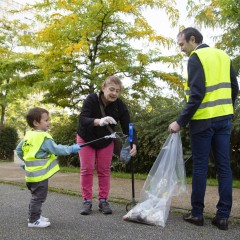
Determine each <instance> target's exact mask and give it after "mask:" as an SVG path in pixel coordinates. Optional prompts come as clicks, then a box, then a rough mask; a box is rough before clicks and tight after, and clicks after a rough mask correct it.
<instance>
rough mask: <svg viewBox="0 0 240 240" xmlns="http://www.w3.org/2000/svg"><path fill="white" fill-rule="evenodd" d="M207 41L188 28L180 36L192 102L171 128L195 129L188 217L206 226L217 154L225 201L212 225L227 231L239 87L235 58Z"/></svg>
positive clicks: (187, 88)
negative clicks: (210, 169)
mask: <svg viewBox="0 0 240 240" xmlns="http://www.w3.org/2000/svg"><path fill="white" fill-rule="evenodd" d="M202 41H203V36H202V34H201V33H200V32H199V31H198V30H197V29H195V28H191V27H189V28H186V29H184V30H183V31H181V32H180V33H179V34H178V45H179V47H180V49H181V51H182V52H184V53H186V54H187V55H188V56H189V60H188V65H187V72H188V79H187V82H186V85H185V93H186V99H187V103H186V105H185V107H184V109H183V110H182V112H181V115H180V116H179V117H178V119H177V120H176V121H174V122H172V123H171V124H170V125H169V131H170V132H173V133H175V132H178V131H179V130H180V128H181V127H184V126H186V125H187V124H188V123H189V125H190V142H191V150H192V159H193V176H192V195H191V205H192V210H191V212H190V213H188V214H185V215H184V216H183V219H184V220H185V221H187V222H189V223H192V224H195V225H197V226H203V222H204V219H203V209H204V196H205V191H206V181H207V171H208V159H209V154H210V151H212V153H213V156H214V160H215V164H216V170H217V176H218V183H219V201H218V203H217V211H216V216H215V217H214V218H213V219H212V224H213V225H215V226H217V227H218V228H219V229H221V230H227V229H228V218H229V216H230V212H231V208H232V171H231V168H230V134H231V128H232V118H233V105H234V102H235V100H236V98H237V94H238V90H239V88H238V82H237V78H236V75H235V73H234V70H233V67H232V65H231V61H230V58H229V56H228V55H227V54H226V53H225V52H223V51H221V50H219V49H215V48H211V47H209V46H208V45H206V44H203V43H202Z"/></svg>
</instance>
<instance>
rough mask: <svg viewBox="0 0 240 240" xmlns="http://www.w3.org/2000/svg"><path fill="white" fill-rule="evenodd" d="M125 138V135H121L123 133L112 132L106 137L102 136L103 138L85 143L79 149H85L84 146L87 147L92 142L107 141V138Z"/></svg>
mask: <svg viewBox="0 0 240 240" xmlns="http://www.w3.org/2000/svg"><path fill="white" fill-rule="evenodd" d="M125 137H127V135H125V134H123V133H121V132H113V133H112V134H110V135H106V136H104V137H101V138H98V139H95V140H93V141H90V142H86V143H84V144H82V145H80V147H81V148H82V147H85V146H87V145H89V144H91V143H93V142H97V141H100V140H102V139H108V138H125Z"/></svg>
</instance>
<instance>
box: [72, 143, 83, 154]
mask: <svg viewBox="0 0 240 240" xmlns="http://www.w3.org/2000/svg"><path fill="white" fill-rule="evenodd" d="M71 147H72V153H74V154H76V153H78V151H79V150H80V149H81V147H80V146H79V145H78V144H73V145H72V146H71Z"/></svg>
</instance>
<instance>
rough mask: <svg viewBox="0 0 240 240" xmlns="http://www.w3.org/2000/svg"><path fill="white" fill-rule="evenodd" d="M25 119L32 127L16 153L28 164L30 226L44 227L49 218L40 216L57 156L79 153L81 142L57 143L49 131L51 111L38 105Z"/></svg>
mask: <svg viewBox="0 0 240 240" xmlns="http://www.w3.org/2000/svg"><path fill="white" fill-rule="evenodd" d="M26 120H27V123H28V125H29V126H30V127H31V128H32V130H31V131H28V132H27V133H26V135H25V137H24V139H23V140H22V141H21V142H20V143H19V144H18V146H17V148H16V152H17V155H18V156H19V158H20V159H22V160H23V161H24V163H25V180H26V185H27V187H28V189H29V190H30V191H31V194H32V197H31V200H30V204H29V211H28V214H29V219H28V227H36V228H45V227H48V226H50V222H49V219H48V218H45V217H43V216H41V212H42V204H43V203H44V201H45V200H46V198H47V192H48V179H49V178H50V177H51V176H53V175H54V174H55V173H56V172H58V171H59V165H58V161H57V158H56V156H55V155H57V156H60V155H70V154H72V153H74V154H76V153H77V152H78V150H80V146H79V145H78V144H73V145H72V146H64V145H57V144H56V143H55V142H54V140H53V138H52V136H51V135H50V134H49V133H47V130H48V129H49V126H50V117H49V112H48V111H47V110H45V109H43V108H39V107H35V108H32V109H30V110H29V112H28V114H27V116H26Z"/></svg>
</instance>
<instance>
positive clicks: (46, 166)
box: [22, 131, 59, 182]
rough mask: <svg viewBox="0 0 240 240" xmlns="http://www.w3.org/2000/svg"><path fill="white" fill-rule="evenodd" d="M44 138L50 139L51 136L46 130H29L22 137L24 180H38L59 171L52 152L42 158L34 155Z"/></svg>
mask: <svg viewBox="0 0 240 240" xmlns="http://www.w3.org/2000/svg"><path fill="white" fill-rule="evenodd" d="M45 138H50V139H52V136H51V135H50V134H49V133H47V132H42V131H29V132H27V133H26V135H25V137H24V140H25V142H24V144H23V146H22V149H23V156H24V157H23V158H24V160H25V180H26V182H40V181H43V180H45V179H48V178H49V177H51V176H52V175H53V174H55V173H56V172H57V171H59V165H58V161H57V159H56V156H55V155H54V154H48V155H47V156H46V158H44V159H37V158H36V157H35V156H36V154H37V152H38V151H39V149H40V147H41V145H42V144H43V142H44V139H45Z"/></svg>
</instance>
